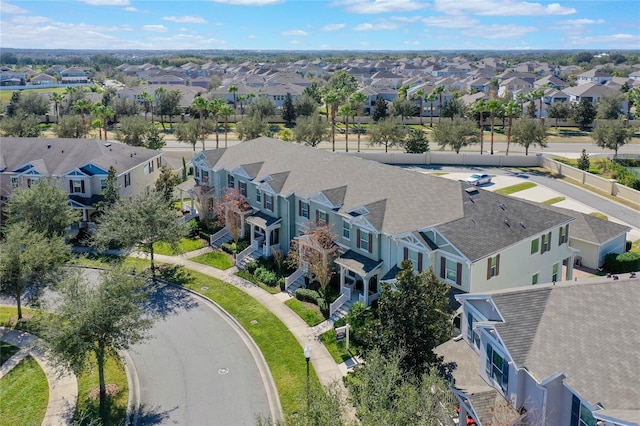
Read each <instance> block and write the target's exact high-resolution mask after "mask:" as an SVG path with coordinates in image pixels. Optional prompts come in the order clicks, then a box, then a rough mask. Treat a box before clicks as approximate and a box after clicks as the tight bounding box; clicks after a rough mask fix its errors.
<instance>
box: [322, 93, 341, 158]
mask: <svg viewBox="0 0 640 426" xmlns="http://www.w3.org/2000/svg"><path fill="white" fill-rule="evenodd" d="M341 101H342V96H341V95H340V92H338V91H337V90H329V91H328V92H327V93H326V94H325V96H324V103H325V105H326V106H327V108H329V116H330V117H331V150H332V151H335V150H336V112H337V109H338V105H340V102H341Z"/></svg>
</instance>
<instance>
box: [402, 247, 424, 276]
mask: <svg viewBox="0 0 640 426" xmlns="http://www.w3.org/2000/svg"><path fill="white" fill-rule="evenodd" d="M403 251H404V255H403V256H402V257H403V259H404V260H410V261H411V264H412V266H413V269H414V270H415V271H417V272H420V271H422V253H418V252H417V251H416V250H409V247H405V248H404V249H403Z"/></svg>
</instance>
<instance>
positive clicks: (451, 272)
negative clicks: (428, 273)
mask: <svg viewBox="0 0 640 426" xmlns="http://www.w3.org/2000/svg"><path fill="white" fill-rule="evenodd" d="M457 266H458V263H457V262H454V261H453V260H451V259H447V273H446V278H447V279H448V280H450V281H453V282H456V281H458V267H457Z"/></svg>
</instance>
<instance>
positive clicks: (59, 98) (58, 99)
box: [51, 92, 64, 123]
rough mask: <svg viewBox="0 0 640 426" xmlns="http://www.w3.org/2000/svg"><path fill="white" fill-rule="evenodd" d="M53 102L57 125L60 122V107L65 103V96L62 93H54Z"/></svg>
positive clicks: (52, 95)
mask: <svg viewBox="0 0 640 426" xmlns="http://www.w3.org/2000/svg"><path fill="white" fill-rule="evenodd" d="M51 100H52V101H53V108H54V111H55V113H56V123H57V122H59V121H60V106H61V105H62V102H64V96H63V95H62V93H60V92H53V93H52V94H51Z"/></svg>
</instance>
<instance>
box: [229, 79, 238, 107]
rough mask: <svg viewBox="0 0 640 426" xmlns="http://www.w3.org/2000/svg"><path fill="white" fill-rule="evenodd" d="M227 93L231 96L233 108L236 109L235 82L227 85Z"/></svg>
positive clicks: (236, 88) (236, 90)
mask: <svg viewBox="0 0 640 426" xmlns="http://www.w3.org/2000/svg"><path fill="white" fill-rule="evenodd" d="M229 93H231V95H232V96H233V110H234V111H236V93H238V86H236V85H235V84H232V85H231V86H229Z"/></svg>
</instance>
